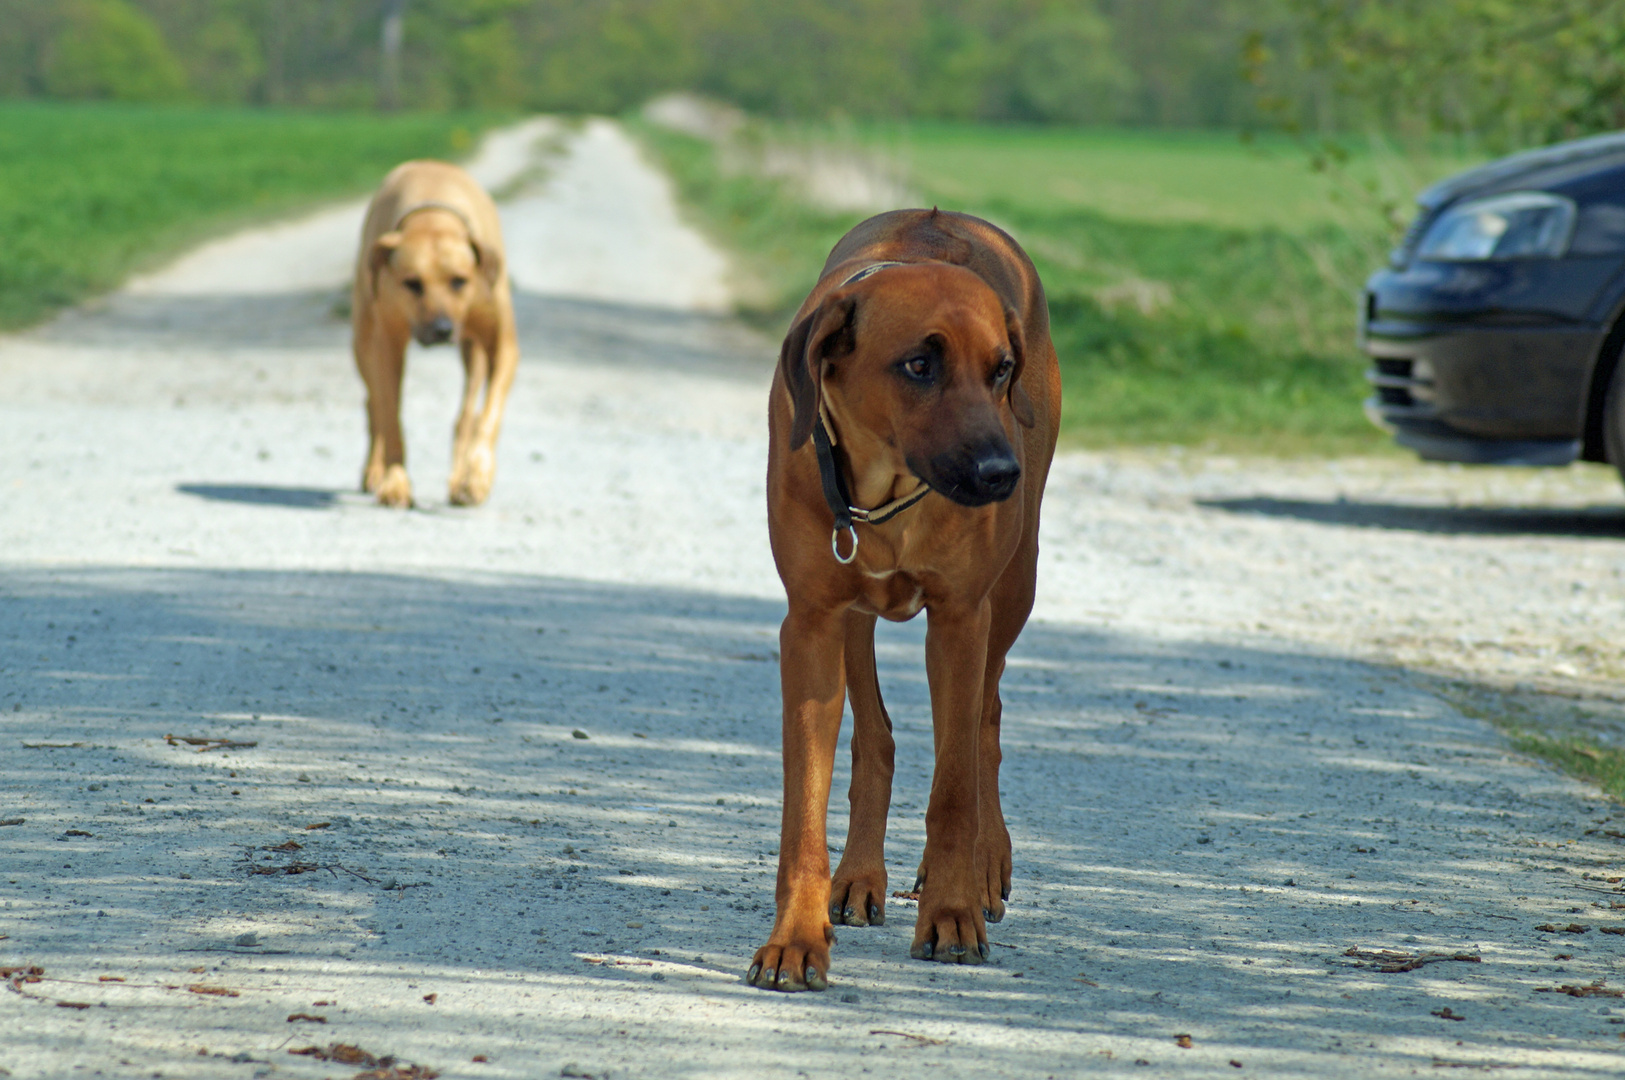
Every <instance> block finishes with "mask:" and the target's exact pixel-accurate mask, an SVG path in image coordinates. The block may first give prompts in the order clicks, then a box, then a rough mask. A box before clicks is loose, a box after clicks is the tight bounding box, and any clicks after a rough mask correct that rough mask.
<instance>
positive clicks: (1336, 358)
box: [634, 124, 1465, 455]
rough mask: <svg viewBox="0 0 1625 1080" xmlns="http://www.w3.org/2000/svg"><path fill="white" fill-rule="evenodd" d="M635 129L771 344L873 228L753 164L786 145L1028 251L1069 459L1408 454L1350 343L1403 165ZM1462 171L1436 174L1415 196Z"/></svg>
mask: <svg viewBox="0 0 1625 1080" xmlns="http://www.w3.org/2000/svg"><path fill="white" fill-rule="evenodd" d="M634 126H635V129H636V130H637V131H638V132H639V133H640V134H641V135H642V137H643V138H644V140H645V142H646V143H647V144H648V145H649V146H650V147H651V149H652V150H653V151H654V152H655V154H656V155H657V156H658V157H659V158H660V159H661V161H662V163H663V164H664V165H665V166H666V168H667V169H668V171H669V172H670V174H671V175H672V176H673V177H674V179H675V181H676V183H677V186H678V189H679V192H680V194H681V196H682V198H683V199H684V201H685V202H686V204H687V205H688V206H689V207H690V208H691V209H692V211H693V212H694V213H695V214H696V215H697V216H698V217H699V219H700V221H701V223H702V224H703V225H704V226H705V227H706V228H707V229H708V230H709V231H710V232H711V233H712V234H713V235H715V236H717V237H718V238H719V239H720V240H721V241H722V242H723V243H725V244H726V245H728V246H729V247H730V248H731V249H733V250H734V251H736V252H737V253H739V257H740V258H741V260H742V262H743V265H744V268H745V269H744V274H743V276H744V277H745V278H746V279H747V281H748V283H749V285H750V287H751V291H750V292H749V293H748V294H747V295H748V298H747V304H746V307H747V312H746V314H747V315H748V316H751V317H754V318H755V319H757V320H758V321H760V322H763V323H765V324H768V325H771V326H773V328H774V329H782V326H783V324H784V322H785V320H786V319H787V318H788V315H789V313H790V312H791V311H793V309H794V307H795V306H796V304H797V303H798V302H799V300H800V299H801V297H802V296H804V295H805V293H806V290H807V289H808V288H809V287H810V286H811V284H812V282H813V281H814V280H816V278H817V273H818V268H819V267H820V266H821V265H822V262H823V259H824V256H825V255H826V254H827V253H828V251H829V249H830V247H831V246H832V245H833V244H834V243H835V241H836V240H838V239H839V238H840V236H841V235H842V233H844V232H845V231H846V230H847V229H848V228H850V227H851V226H852V225H853V224H855V223H856V222H857V221H859V220H861V219H862V218H863V217H864V216H866V215H865V214H864V213H859V212H852V211H836V210H828V209H819V208H818V206H816V205H815V204H814V202H813V200H811V199H809V198H808V197H807V195H806V193H805V192H804V191H798V190H797V187H796V185H795V183H794V179H793V178H792V177H786V176H783V175H779V176H773V175H768V174H767V172H766V171H764V170H760V169H752V168H751V167H750V164H749V163H750V162H751V161H752V160H768V159H770V158H771V157H772V154H771V153H763V152H762V150H761V148H762V147H764V146H767V147H772V146H775V145H777V146H780V147H784V146H789V147H792V148H794V151H795V153H797V154H799V155H800V158H801V159H802V160H809V161H811V160H816V159H817V158H818V156H819V155H820V153H823V152H827V153H828V154H830V155H831V156H833V157H843V158H846V159H848V160H850V159H851V158H852V157H853V155H854V154H857V155H864V154H867V155H869V156H870V158H871V160H874V161H877V162H880V163H881V164H882V166H883V168H884V170H885V171H888V172H892V173H896V174H900V175H901V176H902V178H903V182H904V183H905V184H906V185H907V186H908V188H909V189H910V190H912V191H913V192H916V193H917V194H918V198H919V201H920V202H921V203H922V204H925V205H930V204H938V205H941V206H943V207H944V208H947V209H955V210H964V211H967V212H970V213H975V214H978V215H980V216H983V217H986V218H988V219H989V220H992V221H994V222H996V223H997V224H999V225H1001V226H1002V227H1004V228H1006V229H1007V230H1009V231H1010V232H1011V233H1012V234H1013V235H1014V236H1015V237H1016V238H1017V239H1018V240H1020V241H1021V243H1022V244H1023V246H1024V247H1026V249H1027V251H1028V254H1029V255H1031V256H1032V258H1033V261H1034V263H1036V264H1037V266H1038V269H1039V272H1040V273H1041V274H1042V276H1043V279H1044V283H1045V288H1046V290H1047V292H1048V294H1049V300H1050V312H1051V316H1052V321H1053V324H1054V336H1055V343H1056V348H1057V350H1058V351H1059V353H1060V355H1061V365H1062V378H1063V380H1064V382H1065V386H1066V395H1065V399H1064V400H1065V405H1064V414H1063V418H1062V430H1063V437H1064V438H1065V439H1066V440H1067V441H1068V442H1069V443H1071V444H1073V445H1086V446H1106V445H1124V444H1129V445H1134V444H1182V445H1196V446H1202V447H1205V448H1209V449H1214V450H1222V451H1229V452H1242V453H1263V454H1272V455H1292V454H1305V453H1308V454H1319V455H1331V454H1341V453H1354V452H1358V453H1370V452H1381V451H1386V450H1387V449H1388V448H1389V446H1390V444H1389V441H1388V439H1387V438H1386V437H1385V436H1383V435H1381V434H1380V433H1378V432H1377V431H1375V429H1373V428H1371V427H1370V425H1369V424H1367V422H1366V420H1365V418H1364V416H1363V415H1362V413H1361V410H1360V402H1361V400H1362V399H1363V398H1364V397H1365V395H1366V393H1367V389H1366V386H1365V383H1364V380H1363V378H1362V371H1363V369H1364V366H1365V362H1364V360H1363V358H1362V357H1361V356H1360V355H1359V353H1358V352H1357V351H1356V350H1355V348H1354V343H1353V338H1354V328H1355V319H1356V311H1357V305H1358V297H1359V293H1360V285H1361V283H1362V282H1363V280H1364V277H1365V275H1366V274H1367V273H1369V272H1370V271H1371V270H1373V269H1375V268H1376V267H1377V266H1378V265H1379V264H1380V262H1381V260H1382V258H1383V256H1384V254H1385V253H1386V244H1387V241H1388V234H1387V230H1386V226H1385V225H1384V224H1383V220H1382V217H1381V214H1380V213H1379V212H1378V211H1377V209H1376V204H1377V203H1378V202H1379V201H1381V200H1382V199H1383V198H1387V197H1388V196H1387V195H1386V194H1385V192H1388V191H1390V190H1399V189H1404V190H1406V191H1407V193H1408V191H1409V190H1412V188H1411V187H1410V186H1408V185H1411V184H1412V182H1413V181H1412V180H1411V179H1405V178H1400V179H1396V176H1399V175H1400V174H1401V173H1404V172H1405V168H1406V165H1405V163H1403V162H1399V161H1397V159H1396V160H1395V161H1391V162H1390V161H1387V160H1386V159H1382V158H1381V157H1380V155H1378V154H1376V153H1375V152H1373V153H1371V154H1368V155H1366V156H1365V157H1363V158H1356V159H1354V160H1352V161H1351V162H1350V164H1349V166H1348V167H1347V168H1346V169H1345V170H1343V171H1342V172H1340V173H1339V174H1338V175H1337V176H1335V177H1329V176H1327V175H1323V174H1316V173H1314V172H1312V171H1311V170H1310V169H1309V168H1308V166H1307V164H1306V162H1305V159H1304V157H1303V155H1302V154H1301V153H1299V152H1298V151H1296V150H1295V149H1294V148H1293V147H1291V146H1290V145H1289V144H1287V143H1285V142H1280V143H1272V144H1269V145H1266V146H1262V147H1261V146H1256V145H1255V146H1252V147H1249V146H1245V145H1243V144H1242V142H1241V141H1240V140H1239V139H1238V138H1236V137H1235V136H1233V135H1223V134H1211V133H1205V134H1204V133H1197V134H1193V133H1179V132H1172V133H1169V132H1113V131H1077V130H1067V131H1061V130H1054V129H1020V128H995V127H988V126H979V125H967V124H913V125H907V126H898V125H891V126H887V127H873V128H856V129H852V128H849V129H845V130H843V131H841V132H836V133H831V132H830V131H828V130H827V129H825V130H810V131H809V130H807V129H792V128H788V127H782V126H778V127H775V126H769V125H760V124H757V125H752V126H750V127H747V128H746V129H745V130H744V132H743V133H742V134H740V135H736V136H735V137H734V141H733V142H732V143H719V142H711V141H708V140H704V139H700V138H696V137H692V136H687V135H682V134H677V133H674V132H671V131H665V130H660V129H657V128H652V127H650V126H648V125H646V124H635V125H634ZM780 156H781V157H782V156H783V155H782V154H781V155H780ZM1464 163H1465V162H1464V160H1463V159H1461V158H1459V157H1441V158H1439V159H1437V160H1430V161H1427V162H1423V163H1421V165H1420V166H1417V167H1416V168H1414V169H1412V173H1414V183H1415V184H1420V183H1421V182H1423V181H1425V180H1427V179H1431V178H1433V176H1435V175H1440V174H1444V173H1448V172H1450V171H1453V170H1454V169H1456V168H1458V167H1460V166H1461V165H1463V164H1464ZM1407 175H1409V174H1407ZM1407 197H1408V195H1407Z"/></svg>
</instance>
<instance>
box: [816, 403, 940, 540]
mask: <svg viewBox="0 0 1625 1080" xmlns="http://www.w3.org/2000/svg"><path fill="white" fill-rule="evenodd" d="M812 441H813V449H814V450H815V451H817V453H818V479H819V482H820V483H821V484H822V485H823V488H824V502H825V503H827V504H828V505H829V512H830V513H831V514H833V515H834V516H835V529H834V531H833V532H831V533H830V550H832V551H834V552H835V561H836V562H840V563H849V562H851V561H852V560H853V559H855V558H857V555H858V531H857V529H856V528H855V527H854V526H855V523H857V522H862V523H863V524H865V525H884V524H885V523H886V522H888V521H890V520H891V519H892V518H894V517H896V516H897V515H898V514H901V513H902V512H903V511H904V510H907V509H908V508H909V507H911V506H913V505H914V504H915V503H917V502H919V501H920V500H921V499H923V498H925V497H926V496H927V495H929V494H931V485H930V484H928V483H926V482H925V481H924V480H921V481H920V486H919V487H917V488H915V489H914V490H913V491H911V492H909V493H908V494H907V495H904V496H903V497H902V498H899V499H893V500H892V501H891V502H889V503H886V504H885V505H884V506H877V507H875V508H874V509H873V510H865V509H863V508H862V507H861V506H853V505H852V496H851V494H850V493H849V492H848V491H847V487H846V477H845V476H843V475H842V474H841V467H840V465H839V464H838V463H837V462H836V461H835V440H834V439H832V438H831V437H830V434H829V428H827V427H826V426H825V425H824V417H823V414H822V413H820V414H819V417H818V422H817V423H815V424H814V425H813V433H812ZM843 532H845V533H849V534H851V537H852V548H851V550H850V551H849V552H848V553H847V554H846V555H845V556H844V557H843V556H842V555H841V546H840V539H841V533H843Z"/></svg>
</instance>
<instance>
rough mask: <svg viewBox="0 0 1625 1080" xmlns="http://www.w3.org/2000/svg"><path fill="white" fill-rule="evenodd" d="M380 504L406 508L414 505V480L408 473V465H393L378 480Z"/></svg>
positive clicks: (401, 508)
mask: <svg viewBox="0 0 1625 1080" xmlns="http://www.w3.org/2000/svg"><path fill="white" fill-rule="evenodd" d="M377 493H378V505H380V506H393V507H395V508H397V509H400V510H405V509H408V508H410V507H411V505H412V480H411V478H410V477H408V476H407V475H406V466H404V465H391V466H390V467H389V468H388V469H386V470H384V477H383V479H382V480H380V481H379V482H378V487H377Z"/></svg>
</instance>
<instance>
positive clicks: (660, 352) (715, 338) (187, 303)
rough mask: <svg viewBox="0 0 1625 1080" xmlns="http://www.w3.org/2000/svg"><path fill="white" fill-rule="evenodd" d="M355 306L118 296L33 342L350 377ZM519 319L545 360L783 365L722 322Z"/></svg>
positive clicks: (540, 299)
mask: <svg viewBox="0 0 1625 1080" xmlns="http://www.w3.org/2000/svg"><path fill="white" fill-rule="evenodd" d="M349 302H350V301H349V294H348V290H341V289H317V290H310V291H306V292H297V293H276V294H270V295H263V296H144V295H129V294H123V293H120V294H115V295H113V296H110V297H107V298H105V299H103V300H100V301H98V302H96V303H94V304H91V305H87V306H85V307H82V308H75V309H72V310H69V311H66V312H64V313H63V314H62V315H60V316H58V317H57V318H56V319H54V320H52V321H51V322H49V323H47V324H46V325H44V326H41V327H39V328H37V329H35V330H33V331H30V335H31V336H33V337H35V338H38V339H40V340H43V341H48V342H52V343H56V344H63V345H76V346H93V347H110V348H164V347H169V348H189V349H196V348H204V349H216V348H218V349H265V350H285V349H292V348H300V349H309V348H321V349H329V350H331V351H332V352H333V354H334V362H335V364H337V365H340V366H342V367H344V368H345V369H346V370H347V369H348V364H349V348H350V321H349V319H350V316H349ZM514 317H515V319H516V321H517V323H518V330H519V337H520V349H521V352H522V353H523V354H524V355H525V356H529V357H534V358H537V359H543V360H568V361H571V362H575V363H582V362H585V363H590V364H592V365H594V366H611V367H622V368H630V369H643V370H648V371H649V372H650V373H651V374H659V373H661V372H669V371H672V370H681V371H686V372H691V373H705V374H713V375H719V376H725V377H727V376H733V377H741V378H749V379H752V380H756V381H760V380H762V379H763V378H764V377H765V373H766V372H770V371H771V370H772V367H773V363H774V362H775V361H776V360H777V358H778V347H777V342H776V341H770V340H768V339H766V338H764V337H762V336H760V335H758V334H756V333H755V332H753V331H751V330H748V329H746V328H745V327H744V326H742V325H741V324H740V323H739V322H738V321H737V320H734V319H732V318H729V317H727V316H722V315H708V314H700V313H695V312H688V311H675V310H671V309H668V308H658V307H646V306H640V305H636V304H620V303H612V302H608V301H599V300H583V299H575V298H572V297H560V296H538V295H536V294H534V293H525V292H519V293H516V294H515V296H514Z"/></svg>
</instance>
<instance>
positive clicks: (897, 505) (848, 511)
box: [812, 262, 931, 563]
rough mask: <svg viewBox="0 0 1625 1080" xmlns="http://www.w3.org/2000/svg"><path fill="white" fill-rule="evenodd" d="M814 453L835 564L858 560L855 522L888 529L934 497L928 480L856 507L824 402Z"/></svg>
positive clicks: (872, 267) (867, 270)
mask: <svg viewBox="0 0 1625 1080" xmlns="http://www.w3.org/2000/svg"><path fill="white" fill-rule="evenodd" d="M906 265H908V264H907V263H901V262H877V263H870V264H869V265H868V266H865V267H864V268H863V269H861V270H859V271H858V272H857V273H855V274H853V275H852V276H851V277H849V278H847V279H846V280H845V281H843V282H841V284H840V285H839V286H837V287H838V288H842V289H844V288H846V287H847V286H848V285H855V284H857V283H858V282H860V281H862V280H863V279H864V278H866V277H870V276H871V275H874V274H878V273H880V271H882V270H885V269H887V268H889V267H893V266H906ZM812 441H813V449H814V450H816V451H817V453H818V479H819V482H820V483H821V484H822V485H823V488H824V502H825V503H827V504H828V505H829V512H830V513H831V514H833V515H835V530H834V532H833V533H831V534H830V549H831V550H832V551H834V552H835V560H836V561H837V562H840V563H849V562H851V561H852V560H853V559H855V558H857V556H858V532H857V529H855V528H853V524H854V523H855V522H862V523H863V524H865V525H884V524H885V523H886V522H888V521H890V520H891V519H892V518H894V517H896V516H897V515H898V514H901V513H902V512H903V511H904V510H907V509H908V508H909V507H911V506H913V505H914V504H915V503H917V502H919V501H920V500H921V499H923V498H925V497H926V496H927V495H929V494H931V485H930V484H928V483H926V482H925V481H924V480H921V481H920V485H919V487H917V488H915V489H914V490H913V491H911V492H909V493H908V494H907V495H904V496H903V497H902V498H900V499H893V500H892V501H891V502H889V503H886V504H885V505H884V506H877V507H875V508H874V509H873V510H865V509H863V508H862V507H861V506H853V505H852V495H851V493H850V492H849V491H848V490H847V487H846V477H845V476H843V475H842V474H841V467H840V465H839V464H838V463H837V462H836V461H835V437H834V436H833V435H831V434H830V430H829V426H828V425H827V424H826V423H825V422H824V409H823V405H822V403H821V402H820V404H819V409H818V420H817V422H816V423H815V424H813V433H812ZM843 532H845V533H850V534H851V536H852V548H851V550H850V551H849V552H848V553H847V554H846V555H845V556H844V557H843V556H842V555H841V545H840V539H841V533H843Z"/></svg>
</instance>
